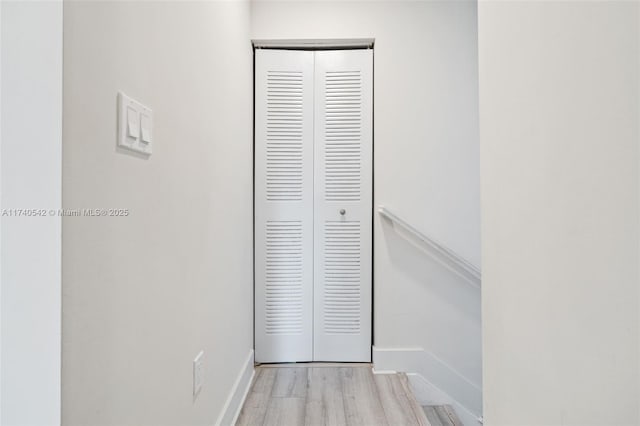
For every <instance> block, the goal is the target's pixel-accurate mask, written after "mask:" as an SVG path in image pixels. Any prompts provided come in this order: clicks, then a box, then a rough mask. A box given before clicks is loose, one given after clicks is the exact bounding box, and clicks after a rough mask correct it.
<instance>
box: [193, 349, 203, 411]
mask: <svg viewBox="0 0 640 426" xmlns="http://www.w3.org/2000/svg"><path fill="white" fill-rule="evenodd" d="M203 384H204V351H200V353H199V354H198V355H197V356H196V357H195V359H194V360H193V399H195V398H196V397H197V396H198V394H199V393H200V390H201V389H202V385H203Z"/></svg>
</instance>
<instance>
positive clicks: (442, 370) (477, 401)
mask: <svg viewBox="0 0 640 426" xmlns="http://www.w3.org/2000/svg"><path fill="white" fill-rule="evenodd" d="M373 365H374V369H375V370H376V371H385V370H392V371H401V372H405V373H407V375H408V376H409V377H410V378H411V376H415V377H414V383H415V384H416V385H419V384H421V383H422V384H424V386H422V387H419V386H414V392H415V393H416V398H417V399H418V402H426V403H429V404H432V403H433V404H435V405H439V404H450V405H452V406H453V407H454V408H456V411H459V412H460V415H461V420H462V421H463V423H464V424H466V425H470V426H473V425H475V424H478V422H477V419H478V418H479V417H480V416H481V415H482V414H481V413H482V389H481V388H480V386H478V385H476V384H475V383H473V382H471V381H470V380H468V379H467V378H466V377H464V376H462V375H461V374H460V373H458V372H457V371H456V370H454V369H453V368H452V367H450V366H449V365H447V364H446V363H444V362H443V361H442V360H440V359H439V358H437V357H436V356H435V355H434V354H432V353H430V352H428V351H426V350H424V349H423V348H383V347H376V346H374V347H373ZM417 379H421V382H417V381H416V380H417ZM421 399H422V400H423V401H421ZM423 405H427V404H425V403H423ZM462 411H464V413H463V412H462ZM462 416H464V417H465V418H466V419H467V421H466V422H465V421H464V420H463V419H462ZM470 418H472V419H474V421H475V423H469V419H470Z"/></svg>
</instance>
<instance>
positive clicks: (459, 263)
mask: <svg viewBox="0 0 640 426" xmlns="http://www.w3.org/2000/svg"><path fill="white" fill-rule="evenodd" d="M378 213H380V215H381V216H383V217H385V218H386V219H388V220H390V221H391V222H393V223H394V224H397V225H399V226H400V227H402V228H404V229H405V230H406V231H409V232H410V233H411V234H413V235H414V236H415V237H416V238H418V239H419V240H420V241H422V242H423V243H424V244H425V245H426V246H427V247H428V248H429V249H431V251H432V252H434V253H435V254H436V255H437V256H438V257H439V260H440V261H441V262H444V263H445V264H446V265H447V266H449V267H450V268H451V269H453V270H454V271H455V272H457V273H458V274H460V275H462V276H463V277H464V278H467V279H468V280H469V281H471V283H472V284H475V285H476V286H478V287H479V286H480V283H481V280H482V273H481V272H480V269H478V267H476V266H475V265H474V264H472V263H471V262H469V261H468V260H466V259H465V258H463V257H462V256H460V255H459V254H457V253H455V252H454V251H452V250H450V249H448V248H447V247H445V246H444V245H443V244H442V243H439V242H437V241H436V240H434V239H433V238H431V237H429V236H427V235H425V234H423V233H422V232H420V231H418V230H417V229H416V228H414V227H413V226H411V225H410V224H408V223H407V222H406V221H404V220H403V219H401V218H400V217H398V216H397V215H396V214H394V213H393V212H391V211H389V209H387V208H386V207H384V206H379V207H378Z"/></svg>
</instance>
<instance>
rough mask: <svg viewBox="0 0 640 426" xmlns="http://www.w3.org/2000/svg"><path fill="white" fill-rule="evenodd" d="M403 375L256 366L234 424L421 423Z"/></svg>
mask: <svg viewBox="0 0 640 426" xmlns="http://www.w3.org/2000/svg"><path fill="white" fill-rule="evenodd" d="M430 424H431V423H429V420H427V417H426V415H425V412H424V411H423V409H422V407H420V405H419V404H418V402H417V401H416V399H415V397H414V395H413V393H412V391H411V389H410V387H409V382H408V379H407V376H406V375H405V374H403V373H399V374H379V375H374V374H373V373H372V370H371V365H369V364H355V365H348V364H347V365H345V364H333V365H332V364H310V365H307V366H305V364H302V366H301V365H300V364H290V365H286V366H280V365H263V366H260V367H257V368H256V374H255V377H254V381H253V385H252V387H251V390H250V391H249V394H248V395H247V399H246V401H245V404H244V406H243V408H242V412H241V413H240V416H239V418H238V422H237V425H238V426H256V425H274V426H275V425H278V426H298V425H363V426H364V425H366V426H378V425H381V426H382V425H388V426H400V425H403V426H404V425H425V426H428V425H430Z"/></svg>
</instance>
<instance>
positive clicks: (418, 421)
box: [374, 374, 431, 426]
mask: <svg viewBox="0 0 640 426" xmlns="http://www.w3.org/2000/svg"><path fill="white" fill-rule="evenodd" d="M374 380H375V382H376V385H377V387H378V394H379V395H380V401H381V402H382V409H383V410H384V413H385V416H386V418H387V421H388V422H389V424H390V425H417V426H431V425H430V423H429V420H427V417H426V415H425V413H424V411H423V410H422V407H420V405H418V403H417V402H416V401H415V398H414V397H413V393H412V392H411V390H410V389H409V387H408V381H407V376H406V375H404V374H377V375H374Z"/></svg>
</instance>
